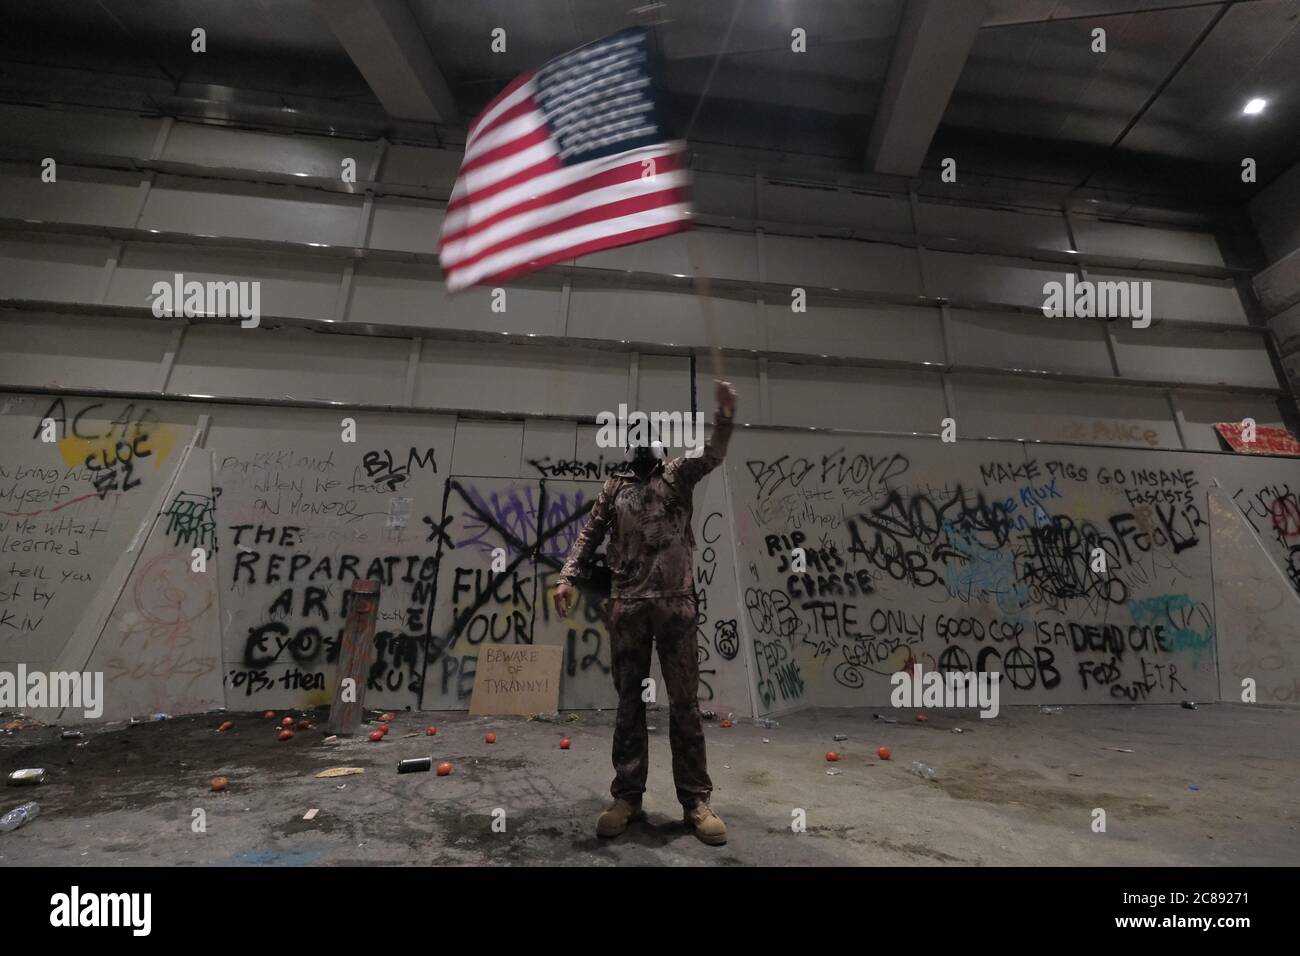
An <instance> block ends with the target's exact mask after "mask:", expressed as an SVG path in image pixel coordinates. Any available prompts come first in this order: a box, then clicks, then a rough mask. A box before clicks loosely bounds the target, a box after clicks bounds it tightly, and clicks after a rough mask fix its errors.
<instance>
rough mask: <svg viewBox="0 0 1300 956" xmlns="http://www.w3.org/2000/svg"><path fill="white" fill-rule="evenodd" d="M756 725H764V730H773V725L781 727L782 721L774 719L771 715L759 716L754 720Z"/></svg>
mask: <svg viewBox="0 0 1300 956" xmlns="http://www.w3.org/2000/svg"><path fill="white" fill-rule="evenodd" d="M754 726H755V727H762V728H763V729H764V730H771V729H772V728H773V727H780V726H781V723H780V721H777V720H772V719H771V718H769V717H759V718H758V719H757V720H755V721H754Z"/></svg>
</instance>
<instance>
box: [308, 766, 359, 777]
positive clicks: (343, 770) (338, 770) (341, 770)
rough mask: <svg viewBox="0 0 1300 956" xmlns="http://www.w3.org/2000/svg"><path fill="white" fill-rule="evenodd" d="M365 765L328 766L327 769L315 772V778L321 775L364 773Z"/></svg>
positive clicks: (341, 775)
mask: <svg viewBox="0 0 1300 956" xmlns="http://www.w3.org/2000/svg"><path fill="white" fill-rule="evenodd" d="M365 772H366V768H365V767H330V768H329V769H328V770H322V771H321V772H320V773H318V774H316V778H317V779H320V778H322V777H350V776H352V775H353V774H357V773H365Z"/></svg>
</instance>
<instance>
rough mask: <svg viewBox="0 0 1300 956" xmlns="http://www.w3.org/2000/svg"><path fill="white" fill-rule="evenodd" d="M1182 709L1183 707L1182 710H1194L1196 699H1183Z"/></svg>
mask: <svg viewBox="0 0 1300 956" xmlns="http://www.w3.org/2000/svg"><path fill="white" fill-rule="evenodd" d="M1183 709H1184V710H1195V709H1196V701H1194V700H1185V701H1183Z"/></svg>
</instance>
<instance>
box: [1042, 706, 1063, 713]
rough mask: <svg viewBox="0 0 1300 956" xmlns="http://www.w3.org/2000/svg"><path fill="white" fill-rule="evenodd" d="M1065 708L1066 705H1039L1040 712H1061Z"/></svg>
mask: <svg viewBox="0 0 1300 956" xmlns="http://www.w3.org/2000/svg"><path fill="white" fill-rule="evenodd" d="M1063 710H1065V708H1064V707H1039V708H1038V712H1039V713H1040V714H1059V713H1060V712H1061V711H1063Z"/></svg>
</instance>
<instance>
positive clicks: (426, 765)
mask: <svg viewBox="0 0 1300 956" xmlns="http://www.w3.org/2000/svg"><path fill="white" fill-rule="evenodd" d="M432 769H433V758H432V757H411V758H410V759H409V760H400V761H398V763H397V772H398V773H427V772H428V771H430V770H432Z"/></svg>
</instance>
